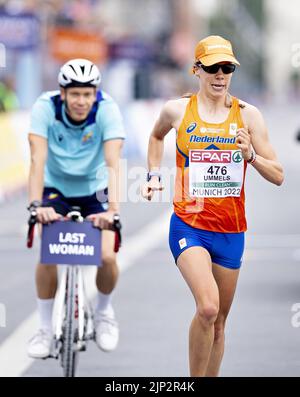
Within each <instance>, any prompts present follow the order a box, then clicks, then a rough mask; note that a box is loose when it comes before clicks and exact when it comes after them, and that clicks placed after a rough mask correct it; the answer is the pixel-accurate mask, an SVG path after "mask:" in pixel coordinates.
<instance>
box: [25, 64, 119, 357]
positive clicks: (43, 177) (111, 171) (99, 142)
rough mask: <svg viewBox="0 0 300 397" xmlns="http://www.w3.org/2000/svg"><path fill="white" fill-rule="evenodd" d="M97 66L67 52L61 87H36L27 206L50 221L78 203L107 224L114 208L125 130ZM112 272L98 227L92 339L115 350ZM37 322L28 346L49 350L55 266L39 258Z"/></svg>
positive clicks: (110, 251)
mask: <svg viewBox="0 0 300 397" xmlns="http://www.w3.org/2000/svg"><path fill="white" fill-rule="evenodd" d="M100 81H101V75H100V72H99V69H98V68H97V66H96V65H95V64H93V63H92V62H90V61H88V60H85V59H73V60H70V61H69V62H67V63H66V64H64V65H63V66H62V68H61V69H60V72H59V75H58V83H59V86H60V91H51V92H46V93H44V94H42V95H41V96H40V97H39V98H38V99H37V101H36V103H35V104H34V106H33V109H32V114H31V126H30V132H29V143H30V151H31V164H30V174H29V203H30V204H29V207H28V208H29V209H33V208H34V209H36V211H37V216H38V220H39V221H40V222H41V223H49V222H51V221H55V220H57V219H59V218H60V217H61V216H65V215H66V214H67V213H68V212H69V210H70V207H71V206H74V205H76V206H79V207H81V211H82V214H83V216H84V217H87V218H88V219H91V220H92V221H93V223H94V225H95V226H96V227H100V228H103V229H107V228H109V226H110V224H112V222H113V216H114V214H115V213H118V212H119V202H118V184H119V171H118V167H119V159H120V152H121V148H122V143H123V139H124V137H125V134H124V128H123V123H122V117H121V114H120V111H119V109H118V107H117V105H116V103H115V102H114V101H113V99H112V98H111V97H110V96H109V95H108V94H106V93H105V92H103V91H98V90H97V88H98V86H99V84H100ZM117 278H118V268H117V263H116V254H115V253H114V233H113V232H112V231H109V230H103V232H102V267H101V268H99V269H98V272H97V276H96V286H97V289H98V296H97V303H96V307H95V326H96V342H97V345H98V347H99V348H101V349H102V350H104V351H111V350H114V349H115V348H116V346H117V343H118V339H119V330H118V324H117V322H116V319H115V315H114V310H113V307H112V304H111V294H112V291H113V289H114V288H115V285H116V282H117ZM36 286H37V295H38V297H37V305H38V312H39V317H40V328H39V330H38V332H37V334H36V335H34V336H33V338H32V339H31V340H30V341H29V344H28V354H29V356H31V357H34V358H44V357H47V356H48V355H49V353H50V350H51V342H52V324H51V319H52V309H53V303H54V296H55V292H56V287H57V269H56V266H53V265H45V264H41V263H39V264H38V265H37V269H36Z"/></svg>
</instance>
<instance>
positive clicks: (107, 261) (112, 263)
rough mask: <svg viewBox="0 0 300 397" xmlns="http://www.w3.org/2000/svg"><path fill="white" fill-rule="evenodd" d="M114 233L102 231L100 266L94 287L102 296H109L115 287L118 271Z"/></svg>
mask: <svg viewBox="0 0 300 397" xmlns="http://www.w3.org/2000/svg"><path fill="white" fill-rule="evenodd" d="M114 243H115V233H114V232H112V231H110V230H103V231H102V266H101V267H99V268H98V271H97V276H96V285H97V288H98V290H99V291H100V292H101V293H102V294H110V293H111V292H112V291H113V289H114V288H115V286H116V283H117V280H118V276H119V269H118V266H117V255H116V253H115V252H114Z"/></svg>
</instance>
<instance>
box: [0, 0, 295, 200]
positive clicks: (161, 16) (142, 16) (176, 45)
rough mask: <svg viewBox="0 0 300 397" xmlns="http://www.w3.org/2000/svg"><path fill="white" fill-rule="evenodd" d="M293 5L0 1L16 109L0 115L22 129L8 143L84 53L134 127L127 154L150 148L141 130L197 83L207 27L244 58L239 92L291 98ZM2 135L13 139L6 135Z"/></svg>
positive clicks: (6, 83) (265, 1) (5, 68)
mask: <svg viewBox="0 0 300 397" xmlns="http://www.w3.org/2000/svg"><path fill="white" fill-rule="evenodd" d="M288 4H289V6H288V7H287V6H286V2H285V1H284V0H279V1H276V2H275V1H272V0H251V1H247V0H185V1H183V0H143V1H138V0H68V1H67V0H0V44H1V48H0V58H1V60H0V61H1V62H0V111H1V112H2V113H6V112H17V113H16V114H15V115H14V116H10V117H9V118H7V117H4V118H3V116H1V120H2V122H1V130H2V131H3V130H4V129H10V130H11V129H12V130H14V131H15V130H16V129H17V136H18V141H19V143H13V142H11V143H10V145H18V144H20V142H21V144H24V139H23V138H24V137H23V136H22V137H20V135H22V131H24V132H26V129H25V128H24V126H25V125H28V114H29V113H28V112H29V110H30V107H31V106H32V104H33V103H34V101H35V100H36V98H37V97H38V96H39V95H40V94H41V92H43V91H45V90H54V89H57V73H58V70H59V67H60V66H61V64H62V63H64V62H65V61H67V60H69V59H71V58H75V57H83V58H88V59H91V60H92V61H94V62H95V63H96V64H97V65H98V66H99V67H100V69H101V72H102V74H103V80H102V89H104V90H106V91H107V92H108V93H109V94H111V95H112V96H113V97H114V99H115V100H116V101H117V102H118V104H119V105H120V106H121V108H122V113H123V116H124V120H125V124H126V127H127V130H128V131H131V134H129V135H128V140H127V142H126V148H125V153H126V155H127V156H140V155H142V156H145V150H146V149H145V142H147V141H145V138H144V137H145V136H147V137H148V136H149V132H150V130H151V125H152V123H153V120H154V116H156V115H157V113H158V111H159V109H160V107H161V104H162V101H164V100H165V99H168V98H174V97H177V96H180V95H182V94H184V93H186V92H191V91H196V90H197V87H198V86H197V84H198V83H197V81H196V79H195V78H194V77H193V76H192V75H191V74H190V73H189V71H190V67H191V65H192V62H193V49H194V47H195V44H196V43H197V42H198V41H199V40H200V39H201V38H203V37H205V36H207V35H209V34H220V35H223V36H225V37H226V38H228V39H230V40H231V41H232V43H233V46H234V49H235V53H236V56H237V58H238V59H239V61H240V63H241V65H242V66H241V67H240V68H239V69H238V71H237V72H236V73H235V75H234V79H233V81H232V88H231V91H232V93H233V94H234V95H236V96H239V97H240V98H242V99H244V100H246V101H250V102H253V101H254V104H256V105H259V104H260V103H270V102H272V103H277V104H278V103H285V104H286V103H288V102H289V103H293V102H295V101H297V100H299V97H300V25H299V21H298V17H297V15H298V11H300V4H299V2H298V1H297V0H290V1H289V3H288ZM145 125H147V128H146V129H145ZM20 126H22V128H20ZM0 142H1V146H3V145H6V146H7V145H8V143H7V142H6V143H4V142H2V141H1V137H0ZM10 149H11V148H10ZM26 150H27V149H26V139H25V147H22V148H21V151H22V156H23V157H24V156H25V161H27V158H28V155H27V154H26ZM1 153H2V156H1V157H2V160H0V161H1V166H0V172H1V174H0V175H1V177H0V194H1V192H2V196H3V195H4V194H5V192H4V190H6V191H7V189H8V190H9V189H10V188H11V187H10V186H7V183H8V182H7V181H6V180H4V179H5V178H6V177H5V175H3V171H2V170H3V167H5V161H4V158H6V157H5V156H6V155H5V153H3V148H2V151H1ZM24 153H25V154H24ZM3 156H4V157H3ZM3 163H4V164H3ZM14 166H15V167H17V168H16V169H17V170H18V177H16V176H15V178H19V179H20V180H21V179H22V177H23V176H24V175H23V176H20V173H22V172H21V170H20V164H19V165H18V166H16V165H14ZM23 174H24V173H23ZM20 180H19V181H17V182H16V184H19V182H20ZM3 186H7V188H4V187H3Z"/></svg>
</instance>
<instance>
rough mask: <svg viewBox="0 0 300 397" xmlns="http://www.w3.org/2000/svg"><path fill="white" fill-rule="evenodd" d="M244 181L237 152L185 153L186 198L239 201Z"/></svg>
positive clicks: (203, 151)
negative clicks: (187, 194) (186, 162)
mask: <svg viewBox="0 0 300 397" xmlns="http://www.w3.org/2000/svg"><path fill="white" fill-rule="evenodd" d="M243 179H244V159H243V156H242V152H241V151H240V150H196V149H192V150H190V151H189V194H190V197H209V198H222V197H239V196H240V195H241V190H242V186H243Z"/></svg>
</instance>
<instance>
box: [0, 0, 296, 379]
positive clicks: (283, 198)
mask: <svg viewBox="0 0 300 397" xmlns="http://www.w3.org/2000/svg"><path fill="white" fill-rule="evenodd" d="M299 15H300V2H299V0H289V1H286V0H276V1H275V0H251V1H250V0H0V217H1V226H2V227H1V229H0V252H1V262H2V263H1V266H0V280H1V282H0V308H2V309H3V310H2V312H3V311H4V309H5V313H6V321H4V319H3V315H2V319H1V317H0V376H1V374H3V373H4V374H8V375H10V376H41V375H44V376H57V374H59V375H60V374H61V371H59V367H58V365H57V363H51V364H50V366H49V362H48V360H47V361H46V362H43V363H41V362H38V363H37V362H36V363H33V361H32V360H28V359H27V357H26V352H25V340H26V338H27V337H30V336H31V334H32V333H33V332H34V331H35V329H34V326H33V323H32V321H31V320H32V318H33V317H32V313H35V286H34V266H35V263H36V261H37V258H38V251H37V249H36V250H35V251H33V252H32V251H30V252H29V251H28V250H26V249H25V233H26V217H27V213H26V209H25V208H26V204H27V196H26V183H27V175H28V165H29V161H28V160H29V148H28V143H27V135H26V134H27V132H28V128H29V117H30V109H31V106H32V104H33V103H34V101H35V100H36V99H37V97H38V96H39V95H40V94H41V93H42V92H43V91H46V90H56V89H58V84H57V74H58V71H59V68H60V66H61V64H62V63H64V62H65V61H67V60H69V59H71V58H76V57H82V58H88V59H90V60H92V61H94V62H95V63H96V64H97V65H98V66H99V68H100V70H101V72H102V75H103V79H102V83H101V89H103V90H105V91H106V92H108V93H109V94H110V95H111V96H112V97H113V98H114V99H115V100H116V101H117V103H118V104H119V106H120V109H121V112H122V115H123V118H124V123H125V128H126V131H127V140H126V143H125V148H124V157H125V158H126V159H127V160H128V163H127V165H126V167H127V168H126V167H125V165H124V168H126V171H124V172H125V189H126V191H127V190H128V191H131V193H132V192H133V191H134V193H135V194H133V195H131V197H134V200H128V197H129V195H128V196H127V195H126V194H125V200H123V201H124V202H123V210H122V218H123V220H124V236H125V239H124V241H125V243H124V250H123V251H122V252H123V253H122V252H121V253H120V262H122V260H121V259H122V255H123V259H124V256H126V258H125V259H126V261H127V262H126V261H125V262H126V263H129V262H130V266H131V265H135V264H138V266H134V267H133V268H132V269H130V271H128V272H127V273H126V274H125V275H122V277H121V280H120V287H118V289H117V292H116V309H117V314H118V319H119V321H120V324H121V332H122V334H121V335H122V337H121V343H120V348H119V350H118V351H117V352H115V353H113V354H112V355H105V354H102V355H101V356H99V351H97V349H96V348H95V347H94V350H93V349H91V350H90V348H89V351H88V354H87V355H86V356H85V357H86V358H85V359H83V360H84V361H83V363H82V365H81V367H80V371H81V372H80V374H81V375H83V376H105V375H106V376H112V375H114V376H118V375H119V376H130V375H137V376H140V375H141V376H152V375H156V376H165V375H166V376H174V375H178V376H182V375H187V374H188V364H187V335H188V326H189V321H190V319H191V316H192V312H193V302H192V299H191V296H190V294H189V291H188V290H187V288H186V286H185V284H184V283H183V281H182V279H181V277H180V276H179V274H178V272H177V271H176V268H174V264H173V260H172V258H171V255H170V253H169V251H168V247H167V244H168V243H167V229H168V217H166V216H165V215H166V214H167V215H168V212H167V211H170V207H171V202H172V194H170V190H172V186H171V187H170V186H168V189H165V191H164V192H166V196H164V197H163V198H164V199H163V200H162V201H163V203H158V201H159V199H157V200H154V201H156V202H155V203H151V205H150V203H145V202H143V201H142V200H141V198H140V195H139V187H140V185H141V183H143V181H144V178H145V172H146V152H147V143H148V139H149V134H150V132H151V129H152V126H153V123H154V120H155V118H156V117H157V115H158V113H159V111H160V109H161V106H162V104H163V103H164V101H165V100H167V99H169V98H176V97H178V96H181V95H183V94H184V93H187V92H196V91H197V90H198V81H197V79H196V78H195V77H194V76H192V75H191V74H190V68H191V66H192V64H193V59H194V51H193V50H194V47H195V45H196V43H197V42H198V41H199V40H200V39H202V38H204V37H205V36H207V35H210V34H219V35H222V36H224V37H225V38H227V39H229V40H230V41H231V42H232V44H233V47H234V52H235V55H236V57H237V59H238V60H239V61H240V63H241V67H239V68H237V71H236V72H235V73H234V76H233V79H232V86H231V89H230V91H231V93H232V94H233V95H235V96H237V97H240V98H241V99H243V100H245V101H248V102H250V103H252V104H253V105H255V106H258V108H259V109H260V110H261V111H262V113H263V115H264V117H265V120H266V122H267V125H268V127H269V132H270V139H271V142H272V144H273V146H274V148H275V150H276V153H277V154H278V157H279V160H280V161H281V162H282V164H283V166H284V170H285V182H284V185H283V186H282V187H280V188H278V187H276V186H274V185H271V184H268V183H266V181H263V180H262V178H261V177H260V176H259V175H258V173H257V172H255V171H254V170H253V169H252V167H251V169H250V170H249V173H248V174H249V176H248V177H247V178H248V179H247V181H246V184H247V186H246V192H247V215H248V226H249V234H248V240H247V250H246V253H245V267H244V270H243V271H242V275H241V281H240V284H239V287H238V290H237V298H236V303H235V306H234V308H233V309H232V314H231V321H230V322H229V325H228V327H229V328H228V345H229V349H228V353H227V355H226V356H225V362H224V367H223V369H222V372H221V375H224V376H234V375H237V376H239V375H241V376H261V375H263V376H299V373H300V359H299V357H300V344H299V329H298V327H300V316H298V317H297V318H299V321H296V320H297V318H295V317H294V321H293V322H292V323H291V318H292V316H293V313H294V316H297V307H300V304H297V303H296V302H300V292H299V291H300V289H299V285H300V281H299V280H300V269H299V261H300V232H299V230H300V225H299V219H300V209H299V193H300V189H299V167H300V155H299V150H300V147H299V144H298V143H297V142H296V139H295V138H296V136H297V134H298V135H299V140H300V134H299V133H298V131H299V127H300V112H299V103H300V23H299ZM174 154H175V139H174V134H172V133H170V134H169V136H168V137H167V138H166V144H165V161H166V164H167V167H166V168H168V167H169V168H170V167H174V165H175V163H174ZM124 164H125V163H124ZM167 172H168V171H167ZM168 175H169V174H168ZM139 176H140V178H141V179H140V180H138V181H137V177H139ZM164 180H165V182H167V178H165V179H164ZM163 194H165V193H163ZM154 221H155V222H156V223H155V222H154ZM153 222H154V223H153ZM151 225H152V226H151ZM137 247H138V249H137ZM137 251H138V252H137ZM165 264H167V265H168V266H164V265H165ZM29 270H30V271H29ZM3 280H5V281H3ZM137 296H138V297H139V298H138V299H137ZM1 305H2V306H1ZM295 305H296V306H295ZM297 305H299V306H297ZM19 308H21V309H22V310H19ZM295 312H296V313H295ZM0 314H1V313H0ZM299 314H300V311H299ZM136 319H138V321H133V320H136ZM170 329H171V330H172V331H171V332H170ZM166 341H167V343H166ZM174 351H176V354H174ZM12 357H13V358H12ZM99 357H100V361H99ZM8 358H11V359H10V361H9V363H8V361H7V360H8ZM80 360H81V359H80ZM1 371H2V373H1Z"/></svg>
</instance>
